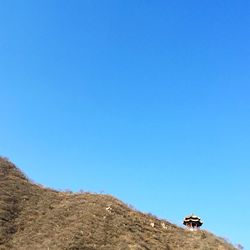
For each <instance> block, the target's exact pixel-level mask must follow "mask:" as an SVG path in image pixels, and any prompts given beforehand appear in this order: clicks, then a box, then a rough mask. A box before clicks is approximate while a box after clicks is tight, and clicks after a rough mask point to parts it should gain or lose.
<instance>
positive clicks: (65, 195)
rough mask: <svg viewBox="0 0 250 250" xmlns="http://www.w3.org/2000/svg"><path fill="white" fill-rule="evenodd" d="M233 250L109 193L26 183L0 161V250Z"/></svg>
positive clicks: (19, 175) (4, 161) (226, 244)
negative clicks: (66, 189) (76, 191)
mask: <svg viewBox="0 0 250 250" xmlns="http://www.w3.org/2000/svg"><path fill="white" fill-rule="evenodd" d="M7 249H13V250H28V249H32V250H42V249H46V250H47V249H49V250H58V249H62V250H94V249H101V250H119V249H121V250H126V249H128V250H129V249H131V250H132V249H133V250H143V249H145V250H161V249H162V250H168V249H185V250H188V249H204V250H205V249H208V250H212V249H216V250H217V249H225V250H230V249H236V248H234V247H233V246H232V245H230V244H228V243H226V242H224V241H223V240H221V239H220V238H217V237H215V236H213V235H212V234H211V233H208V232H206V231H197V232H190V231H187V230H185V229H183V228H179V227H177V226H176V225H173V224H171V223H169V222H167V221H164V220H161V219H158V218H157V217H155V216H151V215H146V214H143V213H141V212H138V211H136V210H134V209H131V207H129V206H127V205H125V204H124V203H122V202H121V201H119V200H117V199H115V198H114V197H112V196H110V195H104V194H91V193H71V192H58V191H53V190H51V189H46V188H42V187H41V186H39V185H36V184H34V183H31V182H30V181H29V180H28V178H27V177H26V176H25V175H24V174H23V173H22V172H21V171H20V170H19V169H18V168H16V167H15V166H14V165H13V164H12V163H10V162H9V161H8V160H6V159H3V158H0V250H7Z"/></svg>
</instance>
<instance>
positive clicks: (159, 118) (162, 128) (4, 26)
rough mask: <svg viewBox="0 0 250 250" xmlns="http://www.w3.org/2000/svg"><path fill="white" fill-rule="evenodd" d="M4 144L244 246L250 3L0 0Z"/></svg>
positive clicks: (74, 183) (249, 193)
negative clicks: (195, 219)
mask: <svg viewBox="0 0 250 250" xmlns="http://www.w3.org/2000/svg"><path fill="white" fill-rule="evenodd" d="M0 87H1V88H0V112H1V120H0V121H1V122H0V154H1V155H3V156H7V157H8V158H9V159H10V160H12V161H13V162H14V163H15V164H16V165H18V166H19V167H20V168H21V169H22V170H23V171H25V172H26V173H27V174H28V176H29V177H30V178H32V179H33V180H35V181H36V182H38V183H42V184H44V185H45V186H49V187H53V188H57V189H67V188H69V189H71V190H74V191H77V190H80V189H83V190H87V191H93V192H102V191H104V192H105V193H110V194H112V195H115V196H116V197H118V198H119V199H121V200H123V201H124V202H126V203H129V204H132V205H134V206H135V207H136V208H137V209H139V210H141V211H145V212H151V213H153V214H155V215H157V216H159V217H161V218H165V219H167V220H170V221H171V222H174V223H176V224H178V225H180V224H181V221H182V219H183V217H184V216H186V215H188V214H190V213H192V212H193V213H196V214H197V215H199V216H201V217H202V219H203V220H204V222H205V223H204V228H205V229H207V230H210V231H212V232H214V233H216V234H218V235H220V236H223V237H226V238H228V239H230V240H231V241H232V242H233V243H241V244H243V245H244V246H245V248H246V249H250V238H249V235H250V229H249V223H250V209H249V207H250V181H249V179H250V2H249V1H247V0H242V1H233V0H228V1H217V0H205V1H200V0H196V1H194V0H190V1H184V0H182V1H178V0H171V1H163V0H162V1H160V0H158V1H136V0H128V1H124V0H120V1H119V0H113V1H112V0H106V1H101V0H99V1H98V0H84V1H82V0H78V1H77V0H75V1H62V0H57V1H55V0H46V1H45V0H37V1H33V0H30V1H27V0H22V1H14V0H13V1H9V0H1V1H0Z"/></svg>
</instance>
